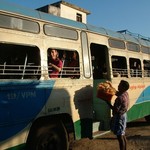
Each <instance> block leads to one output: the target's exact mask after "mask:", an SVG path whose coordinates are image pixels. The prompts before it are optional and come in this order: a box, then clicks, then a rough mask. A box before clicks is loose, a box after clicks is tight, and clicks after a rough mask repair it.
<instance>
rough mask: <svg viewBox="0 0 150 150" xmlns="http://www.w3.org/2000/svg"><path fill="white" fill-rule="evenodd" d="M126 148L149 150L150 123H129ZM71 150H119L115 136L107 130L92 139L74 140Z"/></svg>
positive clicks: (129, 149)
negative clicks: (105, 132)
mask: <svg viewBox="0 0 150 150" xmlns="http://www.w3.org/2000/svg"><path fill="white" fill-rule="evenodd" d="M126 137H127V141H128V143H127V150H150V124H148V123H145V121H144V122H143V121H141V122H136V123H132V124H129V125H128V127H127V130H126ZM72 150H119V144H118V141H117V138H116V136H115V135H114V134H113V133H112V132H109V133H107V134H104V135H102V136H99V137H97V138H94V139H92V140H89V139H81V140H78V141H75V142H74V143H73V145H72Z"/></svg>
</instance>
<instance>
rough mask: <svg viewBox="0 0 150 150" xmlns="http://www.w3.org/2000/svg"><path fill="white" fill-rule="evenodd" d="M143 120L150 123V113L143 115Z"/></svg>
mask: <svg viewBox="0 0 150 150" xmlns="http://www.w3.org/2000/svg"><path fill="white" fill-rule="evenodd" d="M145 120H146V121H147V122H149V123H150V115H148V116H145Z"/></svg>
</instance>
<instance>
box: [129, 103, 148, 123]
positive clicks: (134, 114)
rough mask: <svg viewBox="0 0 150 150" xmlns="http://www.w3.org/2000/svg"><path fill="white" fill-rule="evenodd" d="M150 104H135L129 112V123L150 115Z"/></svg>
mask: <svg viewBox="0 0 150 150" xmlns="http://www.w3.org/2000/svg"><path fill="white" fill-rule="evenodd" d="M149 108H150V102H149V101H147V102H143V103H139V104H135V105H133V106H132V107H131V109H129V111H128V112H127V115H128V122H129V121H132V120H135V119H138V118H142V117H144V116H146V115H149V114H150V109H149Z"/></svg>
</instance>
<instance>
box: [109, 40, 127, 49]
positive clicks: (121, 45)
mask: <svg viewBox="0 0 150 150" xmlns="http://www.w3.org/2000/svg"><path fill="white" fill-rule="evenodd" d="M108 43H109V46H110V47H114V48H120V49H125V43H124V41H120V40H116V39H111V38H110V39H108Z"/></svg>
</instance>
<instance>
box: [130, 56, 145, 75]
mask: <svg viewBox="0 0 150 150" xmlns="http://www.w3.org/2000/svg"><path fill="white" fill-rule="evenodd" d="M129 67H130V76H131V77H142V70H141V61H140V59H138V58H129Z"/></svg>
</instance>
